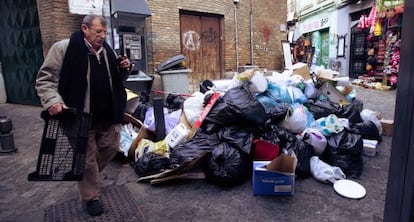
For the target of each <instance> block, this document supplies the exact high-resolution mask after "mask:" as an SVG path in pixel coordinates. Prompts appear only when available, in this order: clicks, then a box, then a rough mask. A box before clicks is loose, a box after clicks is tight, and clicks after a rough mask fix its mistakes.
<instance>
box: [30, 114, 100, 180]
mask: <svg viewBox="0 0 414 222" xmlns="http://www.w3.org/2000/svg"><path fill="white" fill-rule="evenodd" d="M41 117H42V119H43V120H44V121H45V126H44V130H43V137H42V142H41V146H40V151H39V157H38V160H37V168H36V171H35V172H33V173H30V174H29V176H28V180H29V181H79V180H82V176H83V171H84V168H85V159H86V145H87V142H88V132H89V128H90V126H91V121H92V115H91V114H89V113H85V112H80V111H77V110H75V109H65V110H64V111H63V112H62V113H61V114H59V115H54V116H51V115H50V114H49V113H48V112H47V111H43V112H42V113H41Z"/></svg>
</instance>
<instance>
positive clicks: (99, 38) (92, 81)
mask: <svg viewBox="0 0 414 222" xmlns="http://www.w3.org/2000/svg"><path fill="white" fill-rule="evenodd" d="M105 37H106V20H105V18H104V17H102V16H99V15H87V16H85V18H84V19H83V21H82V24H81V30H79V31H76V32H74V33H73V34H72V35H71V37H70V39H65V40H61V41H59V42H56V43H55V44H54V45H53V46H52V47H51V48H50V51H49V53H48V55H47V57H46V59H45V61H44V63H43V65H42V66H41V68H40V70H39V73H38V76H37V80H36V90H37V93H38V95H39V97H40V100H41V102H42V105H43V106H44V108H45V109H47V110H48V112H49V113H50V115H58V114H59V113H61V112H62V111H63V109H65V108H67V107H70V108H76V109H78V110H82V111H85V112H90V113H92V125H91V129H90V131H89V138H88V144H87V150H86V163H85V170H84V175H83V179H82V181H79V182H78V189H79V195H80V199H81V201H82V203H83V206H84V207H85V208H86V210H87V212H88V213H89V214H90V215H92V216H97V215H101V214H102V213H103V207H102V205H101V203H100V202H99V194H100V174H99V173H100V171H102V170H103V169H104V167H105V166H106V165H107V163H108V162H110V161H111V160H112V159H113V157H114V156H115V155H116V153H117V151H118V148H119V137H120V134H119V132H120V127H121V122H122V120H123V114H124V109H125V103H126V93H125V89H124V86H123V81H124V79H125V77H126V76H127V75H128V72H129V70H130V68H131V63H130V61H129V59H128V58H127V57H126V56H123V57H121V56H117V55H116V54H115V53H114V51H113V50H112V49H111V48H110V46H109V45H108V44H107V43H106V42H105Z"/></svg>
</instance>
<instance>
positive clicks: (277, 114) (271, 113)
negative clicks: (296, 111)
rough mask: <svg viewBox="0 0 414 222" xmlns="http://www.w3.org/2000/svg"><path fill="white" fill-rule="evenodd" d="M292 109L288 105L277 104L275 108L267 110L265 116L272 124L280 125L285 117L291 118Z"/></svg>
mask: <svg viewBox="0 0 414 222" xmlns="http://www.w3.org/2000/svg"><path fill="white" fill-rule="evenodd" d="M292 113H293V109H292V107H291V106H290V104H288V103H279V104H277V105H276V106H272V107H270V108H269V109H268V110H267V113H266V114H267V116H268V118H270V120H271V121H272V122H273V123H280V122H281V121H283V120H284V119H286V116H291V115H292Z"/></svg>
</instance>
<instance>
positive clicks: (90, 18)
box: [82, 14, 106, 27]
mask: <svg viewBox="0 0 414 222" xmlns="http://www.w3.org/2000/svg"><path fill="white" fill-rule="evenodd" d="M96 18H98V19H99V22H100V23H101V25H103V26H105V27H106V19H105V18H104V17H103V16H101V15H95V14H90V15H87V16H85V17H84V18H83V20H82V24H85V25H86V26H88V27H91V25H92V21H93V20H95V19H96Z"/></svg>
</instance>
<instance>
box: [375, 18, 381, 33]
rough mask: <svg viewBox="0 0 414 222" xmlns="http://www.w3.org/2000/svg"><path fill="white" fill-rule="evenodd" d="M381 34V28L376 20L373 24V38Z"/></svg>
mask: <svg viewBox="0 0 414 222" xmlns="http://www.w3.org/2000/svg"><path fill="white" fill-rule="evenodd" d="M381 34H382V27H381V22H380V20H377V21H376V22H375V28H374V36H381Z"/></svg>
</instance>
